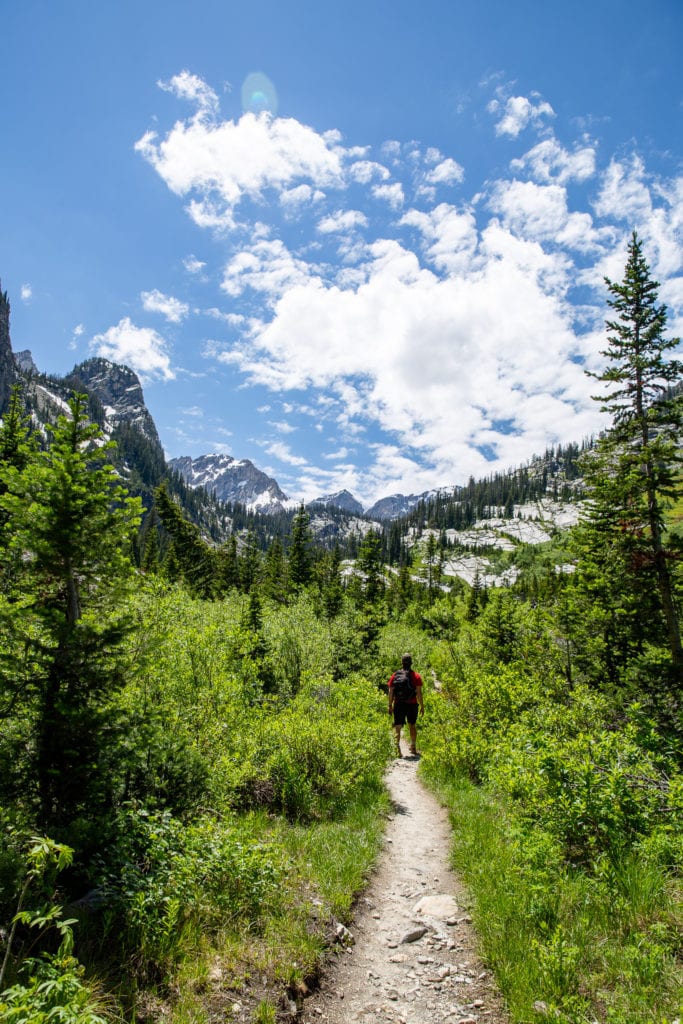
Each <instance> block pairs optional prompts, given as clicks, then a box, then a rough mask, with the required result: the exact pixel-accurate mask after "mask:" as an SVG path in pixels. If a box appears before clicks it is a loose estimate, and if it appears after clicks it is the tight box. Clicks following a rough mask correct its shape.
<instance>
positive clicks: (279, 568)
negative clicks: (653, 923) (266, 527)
mask: <svg viewBox="0 0 683 1024" xmlns="http://www.w3.org/2000/svg"><path fill="white" fill-rule="evenodd" d="M287 587H288V580H287V562H286V560H285V550H284V548H283V546H282V540H281V539H280V537H274V538H273V540H272V542H271V544H270V547H269V548H268V551H267V552H266V557H265V561H264V564H263V586H262V590H263V593H264V595H265V596H266V597H270V598H271V600H273V601H277V602H278V603H279V604H283V603H284V602H285V601H286V600H287Z"/></svg>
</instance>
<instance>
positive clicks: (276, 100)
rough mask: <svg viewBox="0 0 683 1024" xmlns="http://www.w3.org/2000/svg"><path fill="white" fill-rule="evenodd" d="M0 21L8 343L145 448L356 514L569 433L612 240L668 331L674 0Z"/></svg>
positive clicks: (76, 15) (99, 14)
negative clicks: (115, 374)
mask: <svg viewBox="0 0 683 1024" xmlns="http://www.w3.org/2000/svg"><path fill="white" fill-rule="evenodd" d="M1 13H2V53H3V57H2V61H1V62H0V90H1V94H2V97H3V104H2V128H1V130H0V147H1V148H0V155H1V159H0V195H1V196H2V214H1V216H0V278H1V279H2V286H3V288H4V289H7V290H8V291H9V293H10V301H11V303H12V340H13V347H14V349H15V351H18V350H21V349H25V348H29V349H30V350H31V351H32V353H33V357H34V359H35V361H36V363H37V365H38V366H39V368H40V369H41V370H44V371H46V372H50V373H66V372H68V371H69V370H70V369H71V367H72V366H73V365H74V363H76V362H80V361H81V360H83V359H85V358H88V357H89V356H92V355H105V356H107V357H108V358H111V359H113V360H115V361H118V362H125V363H127V364H128V365H130V366H132V367H133V368H134V369H135V370H136V371H137V372H138V373H139V375H140V377H141V379H142V381H143V386H144V389H145V397H146V401H147V404H148V406H149V408H150V411H151V412H152V415H153V416H154V419H155V421H156V423H157V426H158V429H159V432H160V435H161V439H162V442H163V445H164V448H165V450H166V452H167V455H168V456H169V457H173V456H179V455H193V456H197V455H200V454H204V453H208V452H211V451H223V452H228V453H230V454H232V455H234V456H235V457H237V458H250V459H252V460H253V461H254V462H255V463H256V464H257V465H258V466H260V467H261V468H263V469H265V470H267V471H268V472H270V473H272V474H273V475H274V476H275V477H276V478H277V479H278V481H279V482H280V484H281V486H283V488H284V489H285V490H286V491H287V492H288V493H289V494H290V496H291V497H293V498H296V499H298V498H301V497H303V498H312V497H316V496H318V495H320V494H324V493H330V492H332V491H336V490H339V489H341V488H343V487H347V488H348V489H349V490H351V491H352V492H353V493H354V494H355V495H356V496H357V497H358V498H360V499H361V500H362V501H364V502H366V503H368V504H369V503H371V502H372V501H373V500H375V499H376V498H378V497H381V496H383V495H386V494H389V493H394V492H397V491H402V492H404V493H410V492H420V491H422V490H425V489H428V488H432V487H437V486H451V485H453V484H458V483H463V482H466V480H467V478H468V477H469V476H470V475H474V476H475V477H480V476H484V475H486V474H488V473H490V472H494V471H496V470H500V469H506V468H508V467H511V466H516V465H518V464H520V463H522V462H524V461H526V460H527V459H528V458H530V457H531V456H532V455H533V454H535V453H538V452H542V451H543V450H544V449H545V447H546V446H547V445H549V444H556V443H558V442H566V441H572V440H578V441H580V440H581V439H582V438H583V437H585V436H587V435H589V434H590V433H592V432H594V431H595V430H596V429H598V428H599V426H600V418H599V413H598V411H597V405H596V403H595V402H593V401H592V400H591V398H590V395H591V391H592V390H593V389H594V387H592V385H591V382H590V380H589V379H588V378H587V377H586V375H585V373H584V370H585V369H586V368H588V369H593V370H595V369H597V368H598V367H599V366H600V358H601V357H600V355H599V352H600V349H601V348H602V347H604V334H603V321H604V316H605V289H604V285H603V276H604V275H605V274H607V275H608V276H609V277H611V278H613V279H619V278H620V277H621V274H622V271H623V265H624V259H625V246H626V242H627V239H628V236H629V235H630V232H631V231H632V230H633V229H634V228H635V229H637V230H638V232H639V233H640V234H641V236H642V238H643V241H644V246H645V252H646V255H647V257H648V260H649V262H650V264H651V267H652V270H653V274H654V275H655V276H656V278H657V280H659V281H660V282H661V289H660V298H661V299H662V300H663V301H665V302H666V304H667V306H668V308H669V329H670V333H671V334H672V335H680V334H681V333H683V330H682V325H683V167H682V157H683V152H682V149H683V147H682V145H681V144H682V142H683V130H682V124H683V84H682V82H683V80H682V78H681V74H680V52H681V46H682V44H683V4H681V3H680V2H679V0H651V2H649V3H648V4H647V5H643V4H641V3H635V2H631V0H591V2H587V0H575V2H573V3H572V4H568V3H559V2H558V3H548V2H542V0H534V2H531V0H517V2H515V3H514V4H512V3H509V2H507V0H505V2H503V0H500V2H498V0H488V2H487V0H481V2H479V3H476V4H475V3H472V2H469V3H462V2H460V0H450V2H449V0H422V2H421V3H420V4H417V3H410V4H409V3H406V2H404V0H392V2H388V0H386V2H385V0H381V2H373V0H365V2H363V3H360V2H357V0H345V2H344V3H343V4H342V3H334V4H332V3H324V2H322V0H319V2H318V3H312V2H291V3H288V2H286V0H279V2H272V0H261V2H260V3H258V4H247V3H244V2H242V3H239V4H238V3H232V2H230V0H220V2H218V0H196V2H195V3H193V4H189V3H180V2H178V0H165V2H163V3H161V2H157V0H136V2H135V3H133V2H130V0H117V2H113V0H111V2H104V0H103V2H101V3H92V2H90V0H89V2H75V0H60V2H59V3H54V2H51V0H40V2H39V0H22V2H21V3H20V2H18V0H5V2H4V3H3V4H2V5H1Z"/></svg>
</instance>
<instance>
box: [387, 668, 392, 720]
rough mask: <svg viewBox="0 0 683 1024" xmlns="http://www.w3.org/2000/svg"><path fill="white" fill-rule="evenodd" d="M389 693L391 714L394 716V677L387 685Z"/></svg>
mask: <svg viewBox="0 0 683 1024" xmlns="http://www.w3.org/2000/svg"><path fill="white" fill-rule="evenodd" d="M387 693H388V695H389V714H392V712H393V710H394V676H392V677H391V679H390V680H389V683H388V685H387Z"/></svg>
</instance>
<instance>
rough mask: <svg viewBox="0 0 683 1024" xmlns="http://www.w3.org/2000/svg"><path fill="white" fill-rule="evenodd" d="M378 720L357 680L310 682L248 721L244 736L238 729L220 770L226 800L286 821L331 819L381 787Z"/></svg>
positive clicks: (382, 729)
mask: <svg viewBox="0 0 683 1024" xmlns="http://www.w3.org/2000/svg"><path fill="white" fill-rule="evenodd" d="M385 719H386V714H385V703H384V700H383V698H382V697H381V696H380V695H379V694H378V692H377V691H376V690H374V689H372V688H371V687H370V686H369V685H368V684H367V683H365V681H364V680H362V679H360V678H358V677H356V678H354V679H347V680H346V681H344V682H333V681H332V680H329V679H328V680H327V681H324V680H317V681H311V682H309V683H308V684H306V685H305V687H304V688H303V689H302V690H301V691H300V692H299V694H298V695H297V697H296V698H295V700H293V701H292V703H291V704H289V705H288V706H287V707H286V708H284V709H283V710H281V711H280V712H278V713H276V714H273V713H268V711H267V710H263V711H262V713H261V715H260V716H259V717H258V718H256V717H255V716H251V722H252V728H251V730H249V731H247V730H246V729H244V730H240V736H241V743H240V746H239V748H238V749H236V750H234V752H233V753H231V754H230V755H229V756H226V757H225V758H224V759H223V763H222V766H221V769H220V772H219V775H220V785H221V786H222V787H224V794H225V798H227V800H228V802H230V803H231V804H232V805H233V806H235V807H236V808H242V809H244V808H249V807H254V806H262V807H268V808H269V809H271V810H274V811H277V812H279V813H283V814H285V815H286V816H287V817H289V818H291V819H293V820H299V821H305V820H310V819H314V818H318V819H321V818H329V817H333V816H335V815H336V814H339V813H341V812H343V810H344V809H345V807H346V806H347V804H348V802H349V800H350V799H351V798H352V797H354V796H356V795H357V794H358V793H359V792H360V791H362V790H363V789H366V788H368V787H370V788H375V789H376V788H379V787H380V786H381V778H382V772H383V768H384V765H385V763H386V759H387V756H388V752H389V749H390V747H389V731H388V729H387V727H386V720H385ZM216 795H217V796H218V795H219V794H216Z"/></svg>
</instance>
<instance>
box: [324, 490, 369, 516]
mask: <svg viewBox="0 0 683 1024" xmlns="http://www.w3.org/2000/svg"><path fill="white" fill-rule="evenodd" d="M311 504H312V505H325V506H327V505H332V506H334V508H341V509H343V511H344V512H351V513H352V514H353V515H356V516H360V515H363V506H362V505H361V503H360V502H359V501H358V500H357V499H356V498H354V496H353V495H352V494H351V492H350V491H347V490H346V489H344V490H343V491H337V492H336V493H335V494H325V495H323V497H322V498H316V499H315V501H312V502H311Z"/></svg>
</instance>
